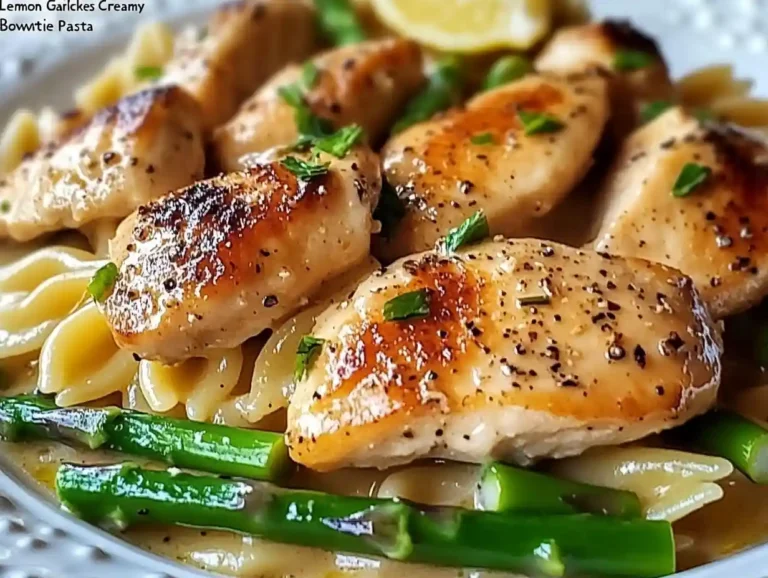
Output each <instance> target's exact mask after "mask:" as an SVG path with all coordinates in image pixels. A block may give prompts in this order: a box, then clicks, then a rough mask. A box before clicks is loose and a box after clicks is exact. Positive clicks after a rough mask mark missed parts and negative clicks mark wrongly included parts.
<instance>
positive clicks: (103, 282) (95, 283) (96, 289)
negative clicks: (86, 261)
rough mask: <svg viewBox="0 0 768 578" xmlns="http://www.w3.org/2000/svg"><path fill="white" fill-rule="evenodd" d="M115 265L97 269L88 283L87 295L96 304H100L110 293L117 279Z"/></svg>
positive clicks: (109, 264) (108, 264)
mask: <svg viewBox="0 0 768 578" xmlns="http://www.w3.org/2000/svg"><path fill="white" fill-rule="evenodd" d="M117 272H118V271H117V265H115V264H114V263H107V264H106V265H104V266H103V267H101V268H99V269H98V270H97V271H96V273H94V274H93V277H91V280H90V282H89V283H88V293H90V294H91V297H93V298H94V299H95V300H96V301H97V302H99V303H102V302H103V301H104V300H105V299H106V298H107V297H108V294H109V293H110V292H111V291H112V287H114V285H115V280H116V279H117Z"/></svg>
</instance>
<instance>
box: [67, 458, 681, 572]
mask: <svg viewBox="0 0 768 578" xmlns="http://www.w3.org/2000/svg"><path fill="white" fill-rule="evenodd" d="M56 489H57V492H58V495H59V498H60V499H61V502H62V503H63V504H64V506H65V507H66V508H67V509H69V510H70V511H71V512H73V513H74V514H76V515H78V516H80V517H82V518H84V519H86V520H88V521H90V522H93V523H96V524H100V525H103V526H107V527H113V528H114V527H117V528H120V529H123V528H126V527H128V526H131V525H134V524H140V523H164V524H178V525H184V526H194V527H201V528H218V529H228V530H233V531H236V532H241V533H244V534H250V535H255V536H259V537H263V538H266V539H269V540H273V541H278V542H287V543H291V544H298V545H303V546H313V547H319V548H324V549H327V550H335V551H342V552H352V553H360V554H369V555H376V556H386V557H388V558H391V559H395V560H403V561H409V562H422V563H427V564H436V565H447V566H456V567H470V568H490V569H496V570H503V571H512V572H523V573H530V574H533V575H542V574H543V575H546V576H562V575H563V573H564V572H565V571H566V570H567V571H568V572H571V573H579V574H580V575H581V574H589V575H594V574H605V575H610V576H634V577H636V578H643V577H648V578H652V577H658V576H663V575H666V574H669V573H671V572H674V569H675V549H674V541H673V537H672V531H671V527H670V525H669V523H667V522H658V521H646V520H620V519H617V518H610V517H606V516H591V515H588V514H581V515H570V516H569V515H565V516H537V515H525V516H523V515H520V516H516V515H514V516H513V515H509V514H497V513H492V512H479V511H471V510H463V509H460V508H430V507H422V506H418V505H416V504H410V503H406V502H401V501H392V500H383V499H376V498H362V497H347V496H335V495H330V494H324V493H320V492H309V491H303V490H287V489H282V488H278V487H276V486H274V485H272V484H269V483H267V482H247V481H244V480H224V479H221V478H216V477H211V476H192V475H188V474H183V473H171V472H160V471H150V470H142V469H140V468H138V467H136V466H134V465H131V464H123V465H118V466H107V467H99V466H75V465H64V466H62V467H61V468H60V469H59V471H58V474H57V477H56Z"/></svg>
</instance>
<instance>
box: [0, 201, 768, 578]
mask: <svg viewBox="0 0 768 578" xmlns="http://www.w3.org/2000/svg"><path fill="white" fill-rule="evenodd" d="M586 201H587V200H586V199H580V200H577V202H576V203H575V205H576V206H574V207H573V208H574V209H575V210H577V211H578V209H577V207H578V206H579V205H582V204H586ZM579 208H580V207H579ZM561 219H562V216H558V215H556V218H555V219H553V221H554V223H542V224H546V225H547V227H545V229H549V228H550V226H551V225H556V224H558V222H559V221H560V220H561ZM555 228H558V227H556V226H555ZM564 229H565V227H564ZM542 236H551V230H550V231H544V232H542ZM569 240H570V241H571V242H573V241H574V239H569ZM738 323H739V320H736V321H734V322H733V324H732V325H730V328H731V331H727V332H726V333H727V334H728V335H729V336H730V337H731V338H732V339H730V340H729V341H730V343H729V344H728V347H727V349H728V351H729V355H728V356H727V357H726V369H727V372H726V375H725V378H724V381H723V386H722V389H721V391H722V397H723V402H724V403H725V404H726V405H730V406H732V407H734V408H736V409H738V410H739V411H741V412H742V413H744V414H746V415H749V416H751V417H753V418H756V419H760V420H768V385H762V386H760V384H764V383H768V380H766V379H765V378H764V376H763V373H762V372H761V371H759V370H757V369H756V368H755V367H754V364H752V363H747V362H745V361H744V360H742V359H739V358H737V357H736V356H734V355H733V353H730V352H734V351H736V352H743V351H749V350H750V347H751V345H750V344H751V343H754V336H752V335H750V334H749V333H747V332H745V331H742V327H741V326H739V325H738ZM734 338H735V339H734ZM257 350H258V347H256V348H246V361H245V366H247V367H253V363H254V359H255V355H256V351H257ZM2 368H3V370H4V371H5V372H6V374H7V375H8V377H9V378H10V380H11V382H12V384H13V385H12V387H11V388H9V389H5V390H4V391H3V393H4V394H6V395H13V394H17V393H20V392H24V391H32V390H33V389H34V386H35V383H36V377H37V367H36V357H35V355H32V356H27V357H25V358H23V359H22V358H17V359H12V360H6V361H4V362H3V363H2ZM245 377H247V379H246V378H243V383H242V384H239V386H238V388H237V391H235V392H234V393H235V394H240V393H243V392H245V391H247V388H248V386H249V384H250V374H248V375H247V376H245ZM104 401H105V402H106V403H120V398H119V396H118V397H114V398H110V399H108V400H104ZM172 413H175V412H172ZM179 415H183V412H180V413H179ZM284 425H285V424H284V412H278V413H276V414H273V416H272V417H271V418H270V419H268V420H266V421H264V422H262V423H260V424H259V426H260V427H262V428H269V429H275V430H281V429H282V428H284ZM650 443H651V444H652V445H657V444H658V443H659V440H658V439H656V438H655V439H654V440H652V441H651V442H650ZM0 451H3V452H4V453H5V454H6V455H8V456H9V457H10V458H11V459H12V460H13V461H14V462H15V463H18V464H19V465H20V466H21V467H22V468H23V469H24V470H25V471H26V472H27V473H28V474H29V475H30V476H31V477H32V478H33V479H34V480H35V483H38V484H39V485H41V486H42V487H43V488H44V489H45V491H47V492H49V493H51V492H52V487H53V483H54V478H55V474H56V470H57V468H58V466H59V465H60V464H61V463H65V462H70V463H115V462H118V461H124V460H125V459H126V456H123V455H118V454H112V453H108V452H98V451H88V450H81V449H73V448H70V447H67V446H65V445H62V444H58V443H54V442H35V443H28V444H2V443H0ZM128 459H131V460H132V461H136V462H139V463H142V462H143V460H141V459H136V458H133V457H129V458H128ZM476 475H477V466H471V465H461V464H448V463H442V464H415V465H411V466H408V467H404V468H398V469H393V470H389V471H386V472H380V471H376V470H342V471H338V472H334V473H329V474H318V473H314V472H311V471H308V470H304V469H301V470H299V471H298V472H297V473H296V474H295V475H294V476H293V477H292V479H290V480H289V481H288V485H290V486H293V487H301V488H308V489H316V490H320V491H326V492H331V493H338V494H349V495H362V496H374V495H379V496H401V497H405V498H408V499H411V500H414V501H418V502H424V503H432V504H439V505H462V506H465V507H471V506H472V505H473V491H474V486H475V481H476ZM720 485H721V487H722V488H723V490H724V497H723V499H722V500H720V501H719V502H716V503H714V504H710V505H708V506H706V507H704V508H703V509H701V510H699V511H697V512H695V513H694V514H692V515H690V516H688V517H687V518H684V519H682V520H681V521H679V522H677V523H676V524H675V531H676V536H677V542H678V550H679V561H678V568H679V569H680V570H684V569H688V568H691V567H694V566H698V565H701V564H704V563H707V562H709V561H712V560H716V559H719V558H722V557H725V556H728V555H730V554H733V553H734V552H737V551H739V550H743V549H745V548H748V547H750V546H753V545H756V544H760V543H763V542H768V486H757V485H755V484H752V483H751V482H749V481H748V480H747V479H746V478H745V477H744V476H743V475H741V474H740V473H734V474H733V475H732V476H730V477H729V478H727V479H725V480H722V481H721V482H720ZM745 511H748V512H750V515H749V516H742V515H734V513H737V512H745ZM122 537H123V538H125V539H126V540H127V541H129V542H132V543H134V544H136V545H138V546H140V547H142V548H144V549H146V550H148V551H150V552H153V553H156V554H159V555H162V556H165V557H168V558H171V559H174V560H178V561H180V562H182V563H185V564H189V565H192V566H196V567H199V568H203V569H207V570H211V571H214V572H218V573H222V574H227V575H232V576H242V577H255V576H258V577H260V578H261V577H263V578H287V577H289V576H301V577H302V578H341V577H342V576H344V577H355V578H374V577H375V578H390V577H391V578H399V577H401V576H404V575H407V576H409V578H421V577H424V578H427V577H429V578H442V577H445V578H456V577H457V576H464V577H470V576H473V577H477V578H479V577H483V576H494V575H495V576H499V574H494V573H489V572H469V571H466V572H458V571H457V570H456V569H445V568H434V567H424V566H418V565H406V564H402V563H396V562H391V561H383V560H377V559H371V558H365V557H360V556H351V555H345V554H338V553H332V552H325V551H321V550H317V549H311V548H301V547H296V546H290V545H282V544H274V543H269V542H265V541H262V540H259V539H256V538H252V537H248V536H240V535H237V534H234V533H230V532H220V531H210V530H198V529H192V528H179V527H152V528H146V527H144V528H136V529H132V530H129V531H127V532H125V533H124V534H123V536H122Z"/></svg>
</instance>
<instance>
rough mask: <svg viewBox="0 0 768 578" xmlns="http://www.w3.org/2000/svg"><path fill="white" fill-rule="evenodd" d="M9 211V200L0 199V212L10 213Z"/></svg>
mask: <svg viewBox="0 0 768 578" xmlns="http://www.w3.org/2000/svg"><path fill="white" fill-rule="evenodd" d="M10 212H11V201H9V200H8V199H3V200H2V201H0V213H3V214H4V215H5V214H6V213H10Z"/></svg>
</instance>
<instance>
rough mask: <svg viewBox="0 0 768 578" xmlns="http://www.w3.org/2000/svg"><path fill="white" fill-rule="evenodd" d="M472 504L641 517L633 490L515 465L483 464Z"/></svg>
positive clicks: (497, 509) (510, 509) (508, 509)
mask: <svg viewBox="0 0 768 578" xmlns="http://www.w3.org/2000/svg"><path fill="white" fill-rule="evenodd" d="M475 505H476V507H477V508H479V509H481V510H486V511H490V512H530V513H539V514H542V513H546V514H577V513H587V514H595V515H603V516H615V517H619V518H640V517H642V513H643V508H642V504H641V503H640V498H638V497H637V495H636V494H634V493H632V492H627V491H623V490H614V489H612V488H603V487H599V486H592V485H590V484H582V483H578V482H573V481H570V480H564V479H559V478H555V477H553V476H550V475H547V474H542V473H539V472H534V471H531V470H525V469H522V468H515V467H512V466H507V465H505V464H501V463H490V464H488V465H486V466H485V467H484V468H483V469H482V471H481V473H480V478H479V483H478V485H477V490H476V492H475Z"/></svg>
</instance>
